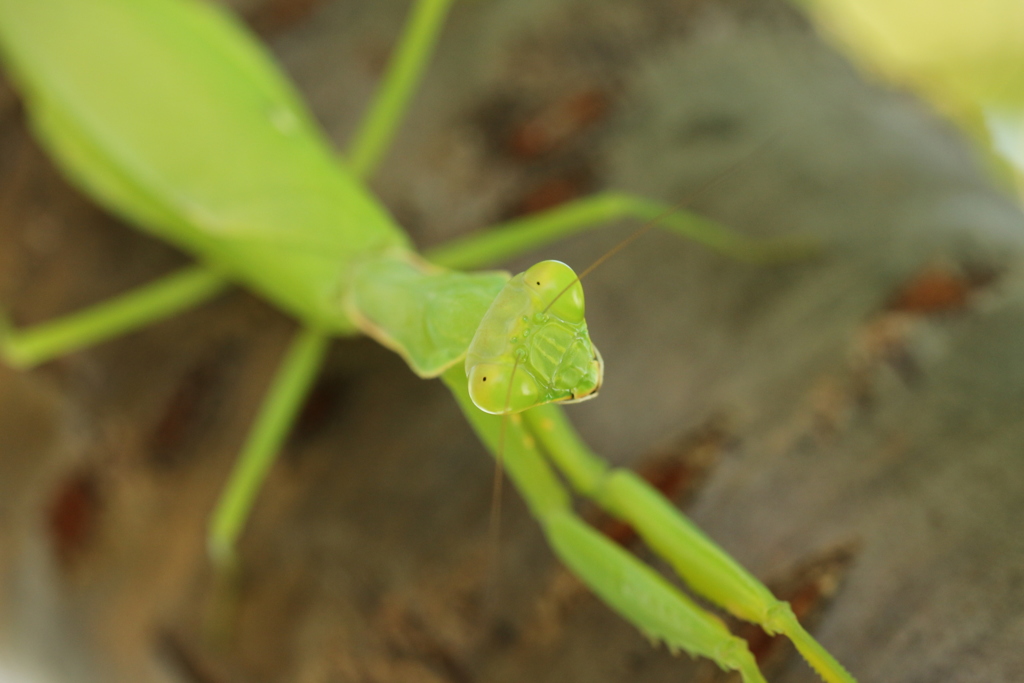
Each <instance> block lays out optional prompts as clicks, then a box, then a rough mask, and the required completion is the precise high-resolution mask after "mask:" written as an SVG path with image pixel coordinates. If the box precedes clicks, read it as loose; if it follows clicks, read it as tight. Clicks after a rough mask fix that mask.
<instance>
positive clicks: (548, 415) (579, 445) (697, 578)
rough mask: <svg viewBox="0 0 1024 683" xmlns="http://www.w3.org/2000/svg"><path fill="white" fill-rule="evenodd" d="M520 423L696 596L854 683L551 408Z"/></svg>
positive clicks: (784, 608)
mask: <svg viewBox="0 0 1024 683" xmlns="http://www.w3.org/2000/svg"><path fill="white" fill-rule="evenodd" d="M523 419H524V421H525V422H526V424H527V427H528V428H529V431H530V433H531V434H533V435H534V436H535V437H536V438H537V439H538V440H539V441H540V443H541V444H542V445H543V447H544V450H545V451H546V452H547V453H548V454H549V456H550V457H551V459H552V460H553V461H554V463H555V464H556V466H557V467H558V468H559V469H560V470H561V471H562V472H563V473H564V474H565V476H566V477H567V478H568V479H569V481H570V483H571V484H572V486H573V487H574V488H575V489H577V490H578V491H579V492H580V493H582V494H583V495H585V496H587V497H589V498H591V499H593V500H594V501H595V502H597V503H598V504H599V505H600V506H601V507H603V508H604V509H605V510H607V511H608V512H610V513H611V514H613V515H615V516H616V517H618V518H620V519H622V520H625V521H626V522H628V523H629V524H630V525H632V526H633V528H634V529H636V531H637V533H638V534H640V536H641V538H643V539H644V541H645V542H646V543H647V544H648V545H649V546H650V547H651V548H652V549H653V550H654V551H655V552H657V553H658V554H659V555H661V556H662V557H663V558H665V559H666V560H668V561H669V563H670V564H671V565H672V567H673V568H674V569H675V570H676V573H678V574H679V576H681V577H682V578H683V579H684V580H685V581H686V582H687V584H689V586H690V587H691V588H692V589H693V590H694V591H695V592H696V593H698V594H700V595H701V596H703V597H705V598H707V599H708V600H710V601H712V602H714V603H715V604H717V605H719V606H721V607H722V608H724V609H725V610H727V611H728V612H730V613H731V614H733V615H734V616H736V617H739V618H740V619H744V620H746V621H751V622H754V623H756V624H759V625H760V626H761V627H762V628H764V629H765V631H767V632H768V633H771V634H775V633H781V634H783V635H785V636H787V637H788V638H789V639H790V640H792V641H793V644H794V645H796V647H797V649H798V650H799V651H800V653H801V654H802V655H803V656H804V659H806V660H807V662H808V663H809V664H810V665H811V666H813V667H814V669H815V670H816V671H817V672H818V673H819V675H821V677H822V678H823V679H824V680H826V681H828V683H854V679H853V678H852V677H851V676H850V675H849V673H847V672H846V670H845V669H844V668H843V667H842V665H840V664H839V663H838V662H837V661H836V660H835V659H834V658H833V657H832V655H830V654H829V653H828V652H827V651H826V650H825V649H824V648H823V647H822V646H821V645H820V644H818V642H817V641H816V640H814V638H812V637H811V636H810V634H808V633H807V631H805V630H804V628H803V626H801V625H800V623H799V622H798V621H797V619H796V617H795V616H794V614H793V611H792V609H791V608H790V606H789V604H788V603H785V602H782V601H781V600H778V599H777V598H775V596H774V595H772V594H771V591H769V590H768V589H767V588H766V587H765V586H764V584H762V583H761V582H760V581H758V580H757V579H756V578H754V577H753V576H752V575H751V574H750V573H749V572H748V571H747V570H746V569H744V568H743V567H741V566H740V565H739V564H738V563H737V562H736V561H735V560H733V559H732V558H731V557H729V555H727V554H726V553H725V552H723V551H722V550H721V549H720V548H719V547H718V546H717V545H715V544H714V543H713V542H712V541H711V540H710V539H709V538H708V537H707V536H705V535H704V533H703V532H701V531H700V529H698V528H697V527H696V526H694V525H693V524H692V523H691V522H690V521H689V520H688V519H686V518H685V517H684V516H683V515H682V514H680V512H679V511H678V510H677V509H676V508H675V507H673V506H672V504H671V503H670V502H669V501H668V500H666V499H665V498H664V496H662V495H661V494H660V493H658V491H657V490H655V489H654V488H653V487H652V486H650V485H649V484H648V483H647V482H645V481H644V480H643V479H641V478H640V477H638V476H637V475H636V474H635V473H634V472H632V471H629V470H623V469H618V468H612V467H609V466H608V464H607V463H605V462H604V461H603V460H601V459H600V458H599V457H597V456H596V455H595V454H594V453H593V452H592V451H591V450H590V449H589V448H588V447H587V446H586V444H584V443H583V442H582V440H581V439H580V438H579V436H578V435H577V434H576V431H575V430H574V429H573V428H572V426H571V425H570V424H569V422H568V421H567V420H566V419H565V416H564V415H563V414H562V411H561V410H560V409H559V408H558V407H556V406H554V405H547V406H540V407H538V408H534V409H532V410H528V411H526V412H524V413H523Z"/></svg>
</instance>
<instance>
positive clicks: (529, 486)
mask: <svg viewBox="0 0 1024 683" xmlns="http://www.w3.org/2000/svg"><path fill="white" fill-rule="evenodd" d="M444 380H445V383H446V384H447V385H448V388H449V389H450V390H451V392H452V394H453V395H454V396H455V398H456V400H458V402H459V407H460V408H461V409H462V412H463V413H464V414H465V415H466V418H467V419H468V420H469V422H470V424H472V426H473V429H474V430H475V431H476V433H477V435H478V436H479V437H480V438H481V440H483V441H484V443H486V444H487V446H488V448H489V449H490V450H491V452H492V453H496V452H497V451H498V449H499V440H501V441H502V442H503V443H502V458H503V462H504V467H505V470H506V472H507V473H508V475H509V477H510V478H511V479H512V481H513V482H514V484H515V486H516V488H517V489H518V490H519V491H520V493H521V494H522V495H523V498H524V499H525V500H526V503H527V505H528V506H529V508H530V511H531V512H532V513H533V515H534V516H535V517H536V518H537V520H538V521H539V522H540V524H541V526H542V527H543V529H544V534H545V536H547V538H548V541H549V542H550V544H551V547H552V548H553V549H554V551H555V553H556V555H558V557H559V559H560V560H561V561H562V562H563V563H565V564H566V565H567V566H568V567H569V568H570V569H572V571H573V573H574V574H576V576H577V577H579V578H580V579H581V580H582V581H583V582H584V583H586V584H587V585H588V586H589V587H590V589H591V590H593V591H594V592H595V593H597V594H598V595H600V596H601V597H602V598H603V599H604V600H605V601H606V602H607V603H608V604H609V605H610V606H611V607H612V608H613V609H614V610H615V611H617V612H618V613H619V614H620V615H622V616H623V617H624V618H626V619H627V620H629V621H630V622H631V623H632V624H633V625H634V626H636V627H637V628H638V629H640V631H642V632H643V633H644V634H646V635H647V636H648V637H649V638H651V639H652V640H657V641H662V642H664V643H665V644H666V645H667V646H668V647H669V648H670V649H671V650H673V651H678V650H685V651H686V652H689V653H690V654H692V655H695V656H701V657H707V658H709V659H711V660H713V661H715V662H716V663H717V664H718V665H719V666H721V667H722V668H723V669H727V670H733V671H738V672H739V673H740V675H741V676H742V678H743V681H744V683H764V678H763V677H762V675H761V672H760V670H759V669H758V668H757V664H756V662H755V661H754V657H753V655H751V654H750V651H749V650H748V649H747V645H746V643H745V642H744V641H743V640H742V639H740V638H738V637H736V636H734V635H732V634H731V633H730V632H729V630H728V629H727V628H726V627H725V625H724V624H723V623H722V622H721V620H719V619H718V618H717V617H715V616H713V615H711V614H709V613H707V612H705V611H704V610H702V609H701V608H699V607H698V606H697V605H696V604H694V603H693V601H692V600H690V599H689V598H687V597H686V596H685V595H683V594H682V593H680V592H679V591H678V590H677V589H676V588H675V587H674V586H672V585H671V584H670V583H669V582H668V581H666V580H665V579H664V578H662V577H661V576H660V575H659V574H657V572H655V571H654V570H653V569H651V568H650V567H648V566H646V565H645V564H643V563H642V562H640V560H638V559H637V558H636V557H634V556H633V555H631V554H630V553H628V552H627V551H626V550H624V549H623V548H621V547H620V546H618V545H617V544H615V543H613V542H612V541H610V540H609V539H607V538H606V537H604V536H603V535H601V534H600V533H598V532H597V531H595V530H594V529H592V528H591V527H590V526H588V525H587V524H585V523H584V522H583V521H582V520H581V519H580V518H579V517H578V516H577V515H576V514H575V512H573V510H572V506H571V502H570V498H569V495H568V492H567V491H566V490H565V489H564V488H563V487H562V485H561V484H560V483H559V481H558V478H557V477H555V475H554V473H553V472H552V471H551V469H550V467H549V466H548V465H547V463H546V462H545V460H544V458H543V457H542V456H541V454H540V451H539V450H538V444H537V441H536V439H534V438H533V437H532V436H531V435H530V433H529V431H528V430H527V429H526V427H525V425H524V424H523V421H522V418H521V417H520V416H519V415H511V416H497V415H489V414H487V413H484V412H482V411H480V410H478V409H477V407H476V406H475V405H474V404H473V402H472V400H471V399H470V397H469V391H468V389H467V386H466V380H465V373H464V372H463V369H462V368H461V367H455V368H453V369H451V370H449V371H447V372H446V373H445V375H444ZM503 419H507V420H508V422H507V424H506V425H505V430H506V433H505V436H504V439H503V440H502V439H501V436H500V434H501V430H502V425H501V423H502V420H503Z"/></svg>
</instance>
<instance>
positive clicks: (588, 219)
mask: <svg viewBox="0 0 1024 683" xmlns="http://www.w3.org/2000/svg"><path fill="white" fill-rule="evenodd" d="M623 218H634V219H639V220H641V221H645V222H649V221H653V222H654V225H656V226H657V227H660V228H662V229H664V230H667V231H669V232H671V233H674V234H676V235H679V236H680V237H685V238H687V239H690V240H693V241H694V242H697V243H698V244H701V245H703V246H705V247H707V248H708V249H712V250H714V251H717V252H719V253H722V254H724V255H726V256H729V257H731V258H734V259H736V260H739V261H748V262H752V263H775V262H785V261H792V260H794V259H799V258H802V257H805V256H808V255H810V254H813V253H815V252H816V251H817V250H818V245H817V243H816V242H813V241H811V240H810V239H809V238H807V237H800V236H794V237H783V238H775V239H762V240H757V239H751V238H749V237H745V236H743V235H741V234H739V233H736V232H734V231H732V230H729V229H728V228H726V227H725V226H722V225H720V224H718V223H716V222H715V221H712V220H710V219H708V218H704V217H702V216H698V215H697V214H695V213H692V212H690V211H686V210H684V209H683V208H682V207H675V206H672V205H671V204H666V203H664V202H658V201H654V200H652V199H646V198H644V197H639V196H636V195H632V194H628V193H625V192H615V191H608V192H600V193H598V194H595V195H591V196H590V197H584V198H583V199H577V200H574V201H570V202H566V203H565V204H562V205H560V206H556V207H555V208H553V209H549V210H547V211H543V212H540V213H536V214H531V215H529V216H525V217H523V218H517V219H515V220H511V221H508V222H506V223H500V224H498V225H495V226H493V227H491V228H486V229H483V230H480V231H479V232H476V233H473V234H470V235H467V236H465V237H462V238H459V239H456V240H453V241H451V242H448V243H446V244H443V245H441V246H439V247H436V248H434V249H431V250H429V251H427V252H426V254H425V256H426V257H427V259H429V260H430V261H433V262H434V263H436V264H438V265H441V266H445V267H448V268H479V267H484V266H489V265H491V264H494V263H496V262H498V261H502V260H504V259H508V258H512V257H513V256H518V255H520V254H523V253H525V252H528V251H530V250H532V249H536V248H537V247H541V246H543V245H545V244H548V243H550V242H554V241H555V240H558V239H562V238H563V237H568V236H570V235H575V234H576V233H580V232H583V231H585V230H591V229H593V228H598V227H601V226H602V225H604V224H606V223H609V222H611V221H615V220H620V219H623Z"/></svg>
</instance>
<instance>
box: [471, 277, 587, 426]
mask: <svg viewBox="0 0 1024 683" xmlns="http://www.w3.org/2000/svg"><path fill="white" fill-rule="evenodd" d="M583 313H584V306H583V286H582V285H581V284H580V281H579V278H578V277H577V276H576V273H575V272H573V270H572V268H570V267H569V266H567V265H565V264H564V263H562V262H561V261H542V262H540V263H538V264H537V265H535V266H533V267H531V268H530V269H529V270H527V271H526V272H523V273H520V274H519V275H516V276H515V277H513V278H512V279H511V280H509V281H508V284H506V285H505V287H504V289H502V290H501V292H500V293H499V294H498V296H497V297H495V299H494V302H493V303H492V304H491V307H490V308H489V309H488V311H487V313H486V314H485V315H484V317H483V320H482V321H481V322H480V326H479V327H478V328H477V330H476V334H475V335H474V337H473V341H472V342H471V343H470V345H469V350H468V352H467V353H466V375H467V376H468V377H469V395H470V397H471V398H472V399H473V403H475V404H476V407H477V408H479V409H480V410H483V411H484V412H487V413H492V414H495V415H500V414H504V413H518V412H520V411H523V410H527V409H529V408H533V407H535V406H539V405H543V404H545V403H552V402H559V403H571V402H575V401H584V400H586V399H589V398H593V397H594V396H596V395H597V390H598V389H600V387H601V381H602V379H603V377H604V363H603V362H602V360H601V354H600V353H598V351H597V348H595V347H594V344H593V342H591V341H590V334H589V333H588V332H587V323H586V320H584V316H583Z"/></svg>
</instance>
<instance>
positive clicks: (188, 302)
mask: <svg viewBox="0 0 1024 683" xmlns="http://www.w3.org/2000/svg"><path fill="white" fill-rule="evenodd" d="M228 284H229V283H228V281H227V280H226V279H225V278H224V277H223V276H221V275H219V274H218V273H215V272H214V271H211V270H208V269H206V268H203V267H201V266H194V267H191V268H186V269H185V270H182V271H179V272H177V273H174V274H172V275H168V276H166V277H164V278H162V279H160V280H157V281H156V282H152V283H150V284H147V285H143V286H142V287H139V288H138V289H136V290H133V291H131V292H128V293H127V294H122V295H121V296H119V297H115V298H113V299H110V300H109V301H105V302H103V303H101V304H97V305H96V306H93V307H92V308H88V309H86V310H84V311H80V312H78V313H73V314H71V315H68V316H66V317H63V318H59V319H57V320H54V321H51V322H47V323H43V324H41V325H37V326H36V327H32V328H29V329H25V330H17V329H14V328H13V327H11V326H10V325H9V324H8V323H7V321H6V320H0V355H2V356H3V358H4V360H6V361H7V362H8V363H10V364H11V365H14V366H16V367H21V368H28V367H32V366H34V365H39V364H40V363H44V362H46V361H48V360H50V359H52V358H56V357H57V356H60V355H63V354H66V353H70V352H72V351H77V350H79V349H82V348H84V347H87V346H91V345H93V344H97V343H99V342H103V341H107V340H109V339H113V338H114V337H118V336H120V335H122V334H126V333H128V332H131V331H133V330H136V329H139V328H140V327H144V326H145V325H148V324H150V323H153V322H156V321H158V320H162V319H164V318H167V317H169V316H171V315H173V314H175V313H179V312H181V311H184V310H186V309H188V308H191V307H193V306H196V305H198V304H200V303H202V302H203V301H206V300H207V299H209V298H211V297H213V296H214V295H216V294H218V293H219V292H221V291H223V289H224V288H225V287H226V286H227V285H228Z"/></svg>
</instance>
